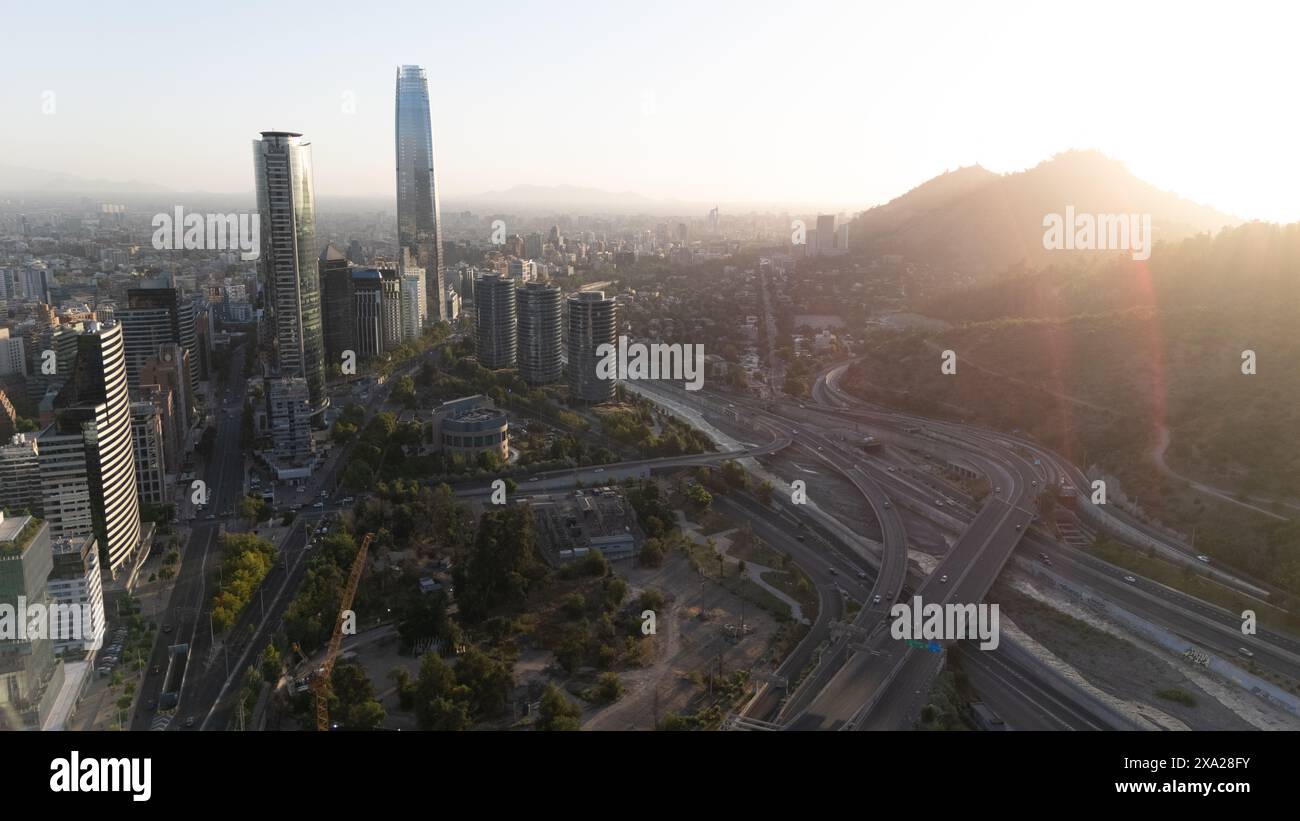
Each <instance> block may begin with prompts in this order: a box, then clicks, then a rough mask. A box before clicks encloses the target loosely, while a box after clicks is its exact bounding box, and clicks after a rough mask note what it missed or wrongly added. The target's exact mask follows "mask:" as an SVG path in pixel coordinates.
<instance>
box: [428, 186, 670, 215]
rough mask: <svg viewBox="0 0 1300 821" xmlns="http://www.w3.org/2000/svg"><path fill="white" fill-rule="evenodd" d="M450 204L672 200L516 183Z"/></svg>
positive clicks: (538, 205) (631, 205)
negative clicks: (503, 188) (510, 186)
mask: <svg viewBox="0 0 1300 821" xmlns="http://www.w3.org/2000/svg"><path fill="white" fill-rule="evenodd" d="M447 201H448V203H449V204H455V203H464V204H465V205H466V207H469V208H473V209H477V210H482V209H484V208H503V209H510V210H526V209H542V208H580V209H598V210H604V211H641V210H651V209H653V210H658V209H660V208H662V207H665V206H668V205H674V204H679V203H671V202H668V201H664V200H655V199H652V198H650V197H647V196H644V195H643V194H636V193H633V192H631V191H617V192H616V191H605V190H603V189H600V188H583V187H580V186H574V185H516V186H514V187H512V188H507V189H506V190H504V191H489V192H487V193H484V194H473V195H470V196H462V197H449V198H448V200H447Z"/></svg>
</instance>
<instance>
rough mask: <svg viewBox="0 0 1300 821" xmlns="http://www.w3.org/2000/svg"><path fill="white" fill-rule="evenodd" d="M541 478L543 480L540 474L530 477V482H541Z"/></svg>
mask: <svg viewBox="0 0 1300 821" xmlns="http://www.w3.org/2000/svg"><path fill="white" fill-rule="evenodd" d="M541 480H542V477H540V476H534V477H533V478H531V479H529V480H528V481H530V482H540V481H541Z"/></svg>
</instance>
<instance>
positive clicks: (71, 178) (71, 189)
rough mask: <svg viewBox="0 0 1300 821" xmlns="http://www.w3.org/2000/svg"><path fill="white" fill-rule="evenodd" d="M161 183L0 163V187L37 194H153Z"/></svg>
mask: <svg viewBox="0 0 1300 821" xmlns="http://www.w3.org/2000/svg"><path fill="white" fill-rule="evenodd" d="M168 190H169V189H168V188H166V187H165V186H161V185H154V184H152V183H147V182H139V181H138V180H127V181H125V182H123V181H121V180H103V179H88V178H86V177H78V176H76V175H73V174H64V173H62V172H60V171H41V170H38V169H35V168H23V167H21V166H16V165H0V191H16V192H30V193H41V194H86V195H89V194H156V193H162V192H166V191H168Z"/></svg>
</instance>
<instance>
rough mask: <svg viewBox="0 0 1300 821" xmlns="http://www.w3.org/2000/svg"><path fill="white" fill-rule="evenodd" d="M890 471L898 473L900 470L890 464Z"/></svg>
mask: <svg viewBox="0 0 1300 821" xmlns="http://www.w3.org/2000/svg"><path fill="white" fill-rule="evenodd" d="M889 472H890V473H897V472H898V468H897V467H895V466H894V465H890V466H889Z"/></svg>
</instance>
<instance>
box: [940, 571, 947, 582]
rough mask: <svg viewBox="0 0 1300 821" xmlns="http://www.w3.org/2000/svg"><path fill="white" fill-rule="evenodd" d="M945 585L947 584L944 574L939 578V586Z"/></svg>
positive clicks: (945, 574)
mask: <svg viewBox="0 0 1300 821" xmlns="http://www.w3.org/2000/svg"><path fill="white" fill-rule="evenodd" d="M947 583H948V574H947V573H944V574H943V575H942V576H940V577H939V584H947Z"/></svg>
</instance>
